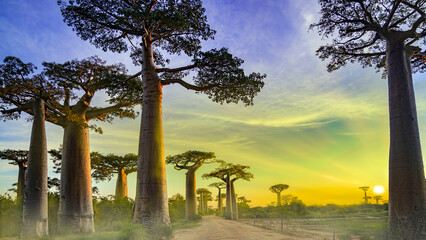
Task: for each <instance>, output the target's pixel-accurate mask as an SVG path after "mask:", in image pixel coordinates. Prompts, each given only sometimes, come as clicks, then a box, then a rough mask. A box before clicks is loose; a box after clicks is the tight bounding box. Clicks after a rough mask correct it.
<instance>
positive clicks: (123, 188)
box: [115, 168, 128, 199]
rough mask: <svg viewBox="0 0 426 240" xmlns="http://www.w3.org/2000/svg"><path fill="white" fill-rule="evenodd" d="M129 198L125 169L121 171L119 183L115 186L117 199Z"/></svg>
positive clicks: (118, 177) (118, 178) (118, 176)
mask: <svg viewBox="0 0 426 240" xmlns="http://www.w3.org/2000/svg"><path fill="white" fill-rule="evenodd" d="M127 196H128V193H127V174H126V172H124V169H123V168H122V169H120V170H119V171H118V175H117V183H116V185H115V198H116V199H122V198H126V197H127Z"/></svg>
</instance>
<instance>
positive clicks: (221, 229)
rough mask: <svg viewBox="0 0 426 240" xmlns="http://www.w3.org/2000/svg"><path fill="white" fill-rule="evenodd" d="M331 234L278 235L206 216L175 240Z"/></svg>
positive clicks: (299, 234)
mask: <svg viewBox="0 0 426 240" xmlns="http://www.w3.org/2000/svg"><path fill="white" fill-rule="evenodd" d="M332 238H333V236H332V234H330V233H324V232H319V231H307V230H300V231H297V230H295V231H291V232H289V233H287V234H286V233H283V234H280V233H277V232H274V231H272V230H267V229H263V228H259V227H255V226H251V225H248V224H245V223H242V222H238V221H230V220H224V219H223V218H220V217H216V216H205V217H203V220H202V222H201V225H200V226H199V227H196V228H190V229H180V230H176V231H175V233H174V238H173V239H174V240H265V239H268V240H287V239H294V240H302V239H318V240H324V239H332Z"/></svg>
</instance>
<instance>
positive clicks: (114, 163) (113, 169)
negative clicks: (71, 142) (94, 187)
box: [48, 147, 137, 199]
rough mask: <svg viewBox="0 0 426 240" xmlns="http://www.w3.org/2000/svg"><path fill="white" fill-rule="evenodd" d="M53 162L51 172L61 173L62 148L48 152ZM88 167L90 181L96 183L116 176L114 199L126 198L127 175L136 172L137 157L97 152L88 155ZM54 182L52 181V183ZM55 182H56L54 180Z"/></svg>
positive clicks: (134, 155) (129, 154) (130, 154)
mask: <svg viewBox="0 0 426 240" xmlns="http://www.w3.org/2000/svg"><path fill="white" fill-rule="evenodd" d="M48 152H49V154H50V155H51V157H52V158H51V160H52V161H53V170H54V172H55V173H59V174H60V173H61V165H62V148H61V147H59V149H51V150H49V151H48ZM90 166H91V169H92V174H91V176H92V179H93V180H95V181H96V182H100V181H105V180H108V181H110V180H111V179H112V176H113V175H114V174H117V181H116V187H115V198H116V199H120V198H127V197H128V188H127V175H129V174H130V173H133V172H136V170H137V155H136V154H133V153H128V154H126V155H124V156H118V155H115V154H108V155H102V154H101V153H99V152H91V153H90ZM53 181H55V180H54V179H52V183H53ZM55 182H58V180H56V181H55Z"/></svg>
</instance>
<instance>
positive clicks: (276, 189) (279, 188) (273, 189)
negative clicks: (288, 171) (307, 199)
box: [269, 184, 289, 206]
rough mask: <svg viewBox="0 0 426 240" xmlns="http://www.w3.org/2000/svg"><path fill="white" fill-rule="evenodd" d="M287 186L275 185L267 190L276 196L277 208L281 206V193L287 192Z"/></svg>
mask: <svg viewBox="0 0 426 240" xmlns="http://www.w3.org/2000/svg"><path fill="white" fill-rule="evenodd" d="M288 188H289V186H288V185H287V184H276V185H273V186H271V187H270V188H269V190H270V191H271V192H273V193H275V194H277V206H281V192H282V191H284V190H287V189H288Z"/></svg>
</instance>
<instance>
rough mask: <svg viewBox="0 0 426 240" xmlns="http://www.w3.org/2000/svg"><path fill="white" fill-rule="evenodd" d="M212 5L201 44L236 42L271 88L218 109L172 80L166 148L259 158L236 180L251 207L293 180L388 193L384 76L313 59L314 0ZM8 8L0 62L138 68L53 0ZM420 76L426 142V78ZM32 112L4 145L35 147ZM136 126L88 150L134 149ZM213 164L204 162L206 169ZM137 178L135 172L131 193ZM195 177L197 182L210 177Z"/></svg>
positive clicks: (180, 184)
mask: <svg viewBox="0 0 426 240" xmlns="http://www.w3.org/2000/svg"><path fill="white" fill-rule="evenodd" d="M204 5H205V8H206V10H207V11H206V15H207V17H208V21H209V23H210V24H211V26H212V27H213V29H215V30H217V34H216V37H215V40H213V41H208V42H205V43H203V46H204V47H205V48H206V50H207V49H209V48H221V47H227V48H229V50H230V52H231V53H233V54H235V55H236V56H238V57H240V58H242V59H244V60H245V63H244V68H245V70H246V72H247V73H249V72H261V73H266V74H267V75H268V77H267V79H266V80H265V81H266V85H265V87H264V89H263V90H262V91H261V93H259V95H258V96H257V97H256V98H255V104H254V106H250V107H244V106H243V105H241V104H239V105H233V104H230V105H220V104H216V103H213V102H211V101H210V100H209V99H208V98H207V97H206V96H205V95H202V94H198V95H197V94H194V93H193V92H189V91H187V90H186V89H183V88H181V87H179V86H166V87H164V101H163V102H164V106H163V111H164V115H163V117H164V131H165V133H164V136H165V151H166V155H173V154H178V153H181V152H184V151H186V150H189V149H192V150H203V151H213V152H215V153H216V155H217V157H218V158H221V159H223V160H226V161H230V162H235V163H240V164H247V165H250V166H251V167H252V172H253V173H254V176H255V178H254V179H253V180H252V181H251V182H249V183H246V182H237V185H236V187H237V193H238V194H239V195H241V196H246V197H247V198H248V199H250V200H252V202H253V205H265V204H267V203H270V202H272V201H274V200H275V196H274V194H272V193H271V192H269V191H268V188H269V186H271V185H274V184H277V183H286V184H289V185H290V188H289V190H287V192H288V193H291V194H294V195H297V196H299V197H300V198H301V199H302V200H304V201H305V202H307V203H328V202H335V203H358V202H361V201H362V192H361V191H360V190H358V187H359V186H363V185H368V186H371V187H373V186H375V185H384V186H385V188H387V187H386V185H387V156H388V145H389V143H388V142H389V136H388V135H389V133H388V119H387V118H388V113H387V86H386V85H387V84H386V80H385V79H382V78H381V73H376V72H375V70H374V69H362V68H361V67H360V66H359V65H358V64H349V65H347V66H346V67H345V68H344V69H340V70H338V71H336V72H333V73H328V72H327V71H326V68H325V64H326V63H324V62H321V61H320V60H319V58H318V57H316V56H315V50H316V49H317V48H318V47H319V46H320V45H321V43H324V41H326V40H322V39H321V37H319V36H318V34H317V33H316V32H315V31H308V26H309V24H311V23H313V22H314V21H316V20H317V19H318V18H319V16H318V11H319V8H318V6H317V3H316V1H315V0H303V1H278V2H277V1H261V0H246V1H243V0H237V1H230V0H208V1H207V0H206V1H204ZM0 13H1V14H0V36H1V38H2V44H1V45H0V58H2V59H3V58H4V57H5V56H8V55H12V56H17V57H19V58H21V59H22V60H23V61H25V62H32V63H34V64H35V65H37V66H41V62H43V61H55V62H63V61H67V60H71V59H75V58H78V59H81V58H85V57H88V56H92V55H98V56H99V57H101V58H103V59H105V60H107V62H108V63H109V64H111V63H116V62H122V63H124V64H125V65H126V67H127V68H128V69H129V73H134V72H137V71H139V67H136V66H134V65H133V64H132V61H131V60H130V58H129V56H128V54H127V53H124V54H114V53H110V52H109V53H105V52H102V51H101V50H99V49H96V48H95V47H93V46H92V45H91V44H90V43H88V42H84V41H82V40H81V39H80V38H78V37H77V36H76V35H75V33H74V32H73V31H72V29H71V28H70V27H68V26H66V24H65V23H63V21H62V17H61V15H60V11H59V7H58V6H57V5H56V2H55V1H47V0H40V1H24V0H16V1H2V2H0ZM171 60H172V63H171V66H179V65H185V64H186V63H188V58H186V57H182V56H172V57H171ZM414 78H415V82H416V85H415V87H416V94H417V95H416V97H417V103H418V106H417V107H418V113H419V114H418V116H419V124H420V131H421V137H422V139H425V136H424V133H425V121H424V120H425V119H424V118H425V112H426V111H425V109H426V101H425V100H426V99H425V94H424V92H425V89H426V85H425V82H424V80H425V74H417V75H415V77H414ZM104 100H105V99H104V97H103V96H102V94H100V95H97V96H96V98H95V103H96V104H98V106H101V105H105V103H104ZM137 108H139V107H137ZM25 119H26V116H23V118H22V119H21V120H19V121H10V122H6V123H5V122H1V123H0V149H6V148H13V149H27V148H28V144H29V137H30V127H31V123H29V122H27V121H25ZM139 122H140V119H136V120H116V121H114V123H113V124H112V125H110V124H104V123H97V124H98V125H100V126H102V127H103V128H104V134H102V135H99V134H96V133H94V132H91V137H90V144H91V150H92V151H99V152H101V153H105V154H107V153H116V154H125V153H128V152H133V153H137V144H138V143H137V141H138V135H139ZM47 130H48V147H49V148H57V147H58V146H59V144H60V143H61V141H62V133H63V132H62V129H61V128H59V127H57V126H52V125H51V124H48V128H47ZM423 145H425V144H424V143H423ZM214 167H215V166H213V165H209V166H204V167H202V168H201V169H200V170H199V174H198V176H201V175H202V174H203V173H206V172H208V171H209V170H211V169H212V168H214ZM49 175H51V176H54V175H53V174H51V173H49ZM167 176H168V192H169V195H173V194H175V193H178V192H179V193H181V194H183V193H184V173H183V172H178V171H176V170H174V169H173V168H171V167H168V168H167ZM135 177H136V174H131V175H130V176H129V194H130V196H131V197H133V196H134V192H135ZM16 178H17V169H16V166H12V165H8V164H7V162H5V161H2V162H0V193H4V192H5V191H6V189H8V188H10V186H11V184H12V183H14V182H15V181H16ZM197 181H198V186H199V187H207V186H208V184H210V183H211V182H213V181H205V180H202V179H201V178H198V179H197ZM96 185H98V186H99V188H100V190H101V194H102V195H108V194H113V192H114V186H115V183H114V181H113V180H112V181H111V182H106V183H100V184H96ZM211 190H212V191H214V189H211ZM384 198H385V199H387V197H386V196H385V197H384Z"/></svg>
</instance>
